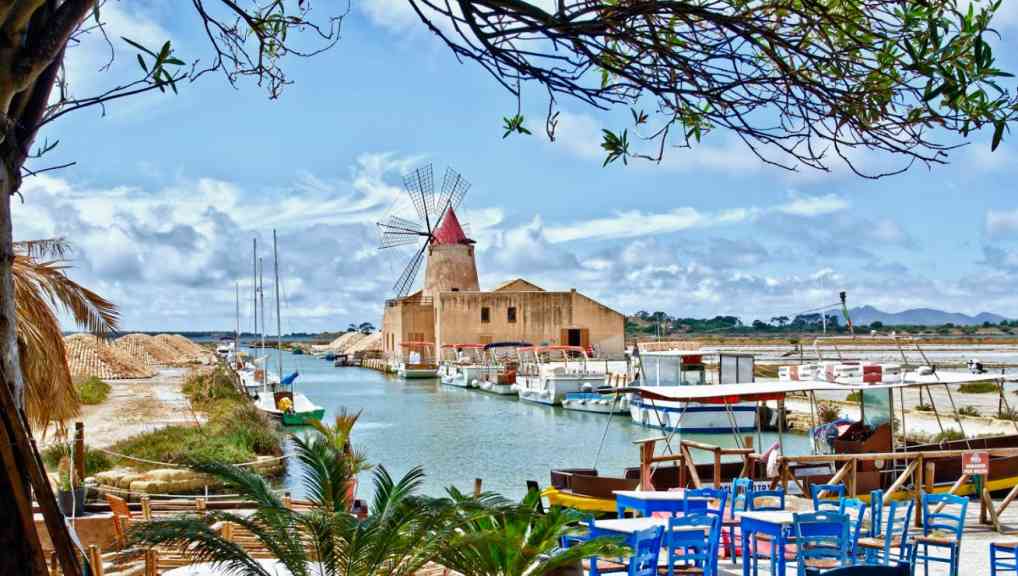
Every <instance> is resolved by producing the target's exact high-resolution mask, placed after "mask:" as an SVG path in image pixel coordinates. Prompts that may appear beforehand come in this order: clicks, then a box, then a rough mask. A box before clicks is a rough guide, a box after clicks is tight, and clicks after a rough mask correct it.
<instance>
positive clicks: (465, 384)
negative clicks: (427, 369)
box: [438, 344, 487, 388]
mask: <svg viewBox="0 0 1018 576" xmlns="http://www.w3.org/2000/svg"><path fill="white" fill-rule="evenodd" d="M483 353H484V345H482V344H446V345H444V346H442V362H441V363H440V364H439V366H438V375H439V377H440V378H441V379H442V384H448V385H449V386H457V387H459V388H477V387H478V385H479V381H480V379H481V378H482V377H483V376H484V373H485V371H486V370H487V367H486V366H485V364H484V358H483V356H484V354H483Z"/></svg>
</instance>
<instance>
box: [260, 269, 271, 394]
mask: <svg viewBox="0 0 1018 576" xmlns="http://www.w3.org/2000/svg"><path fill="white" fill-rule="evenodd" d="M264 268H265V266H264V265H263V264H262V259H261V258H259V259H258V298H259V299H260V300H261V307H262V331H261V337H262V346H261V353H262V354H265V275H264V274H262V272H264ZM263 358H264V356H263ZM268 368H269V367H268V366H263V367H262V385H265V384H267V383H268V381H269V373H268Z"/></svg>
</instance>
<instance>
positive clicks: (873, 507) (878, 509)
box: [867, 489, 884, 536]
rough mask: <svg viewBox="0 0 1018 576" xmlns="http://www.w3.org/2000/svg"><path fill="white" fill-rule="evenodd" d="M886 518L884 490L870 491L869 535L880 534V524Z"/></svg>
mask: <svg viewBox="0 0 1018 576" xmlns="http://www.w3.org/2000/svg"><path fill="white" fill-rule="evenodd" d="M883 520H884V491H883V490H879V489H878V490H873V491H872V492H870V529H869V534H867V536H879V535H880V533H881V532H880V526H881V524H883Z"/></svg>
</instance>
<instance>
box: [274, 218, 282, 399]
mask: <svg viewBox="0 0 1018 576" xmlns="http://www.w3.org/2000/svg"><path fill="white" fill-rule="evenodd" d="M272 267H273V269H274V270H275V276H276V359H277V364H278V368H279V379H280V381H282V379H283V322H282V319H281V318H280V317H279V252H278V251H277V249H276V229H275V228H273V229H272Z"/></svg>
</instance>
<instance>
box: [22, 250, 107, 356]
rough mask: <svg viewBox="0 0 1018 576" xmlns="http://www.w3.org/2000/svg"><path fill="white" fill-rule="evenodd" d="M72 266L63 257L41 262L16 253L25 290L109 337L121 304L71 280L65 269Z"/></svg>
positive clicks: (86, 326)
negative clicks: (114, 302)
mask: <svg viewBox="0 0 1018 576" xmlns="http://www.w3.org/2000/svg"><path fill="white" fill-rule="evenodd" d="M68 267H69V265H68V264H67V263H66V262H64V261H61V260H53V261H40V260H36V259H34V258H31V257H28V256H22V255H15V256H14V263H13V264H12V274H13V275H14V277H15V283H18V281H19V280H20V281H21V282H22V283H23V287H24V289H25V290H31V291H32V292H34V293H36V294H38V296H39V298H40V299H42V298H45V299H48V300H49V302H50V304H51V305H52V306H53V307H54V308H60V309H63V310H65V311H66V312H67V313H69V314H70V315H71V317H72V318H73V319H74V322H75V323H76V324H77V325H78V326H81V327H83V328H84V329H86V330H87V331H88V332H89V333H91V334H94V335H95V336H98V337H100V338H107V337H109V336H110V335H112V334H113V333H114V332H115V331H116V329H117V323H118V321H119V318H120V316H119V312H118V311H117V307H116V306H115V305H114V304H113V303H112V302H110V301H109V300H106V299H105V298H103V297H102V296H100V295H98V294H96V293H95V292H93V291H91V290H89V289H88V288H85V287H84V286H82V285H80V284H78V283H77V282H75V281H73V280H71V279H70V278H69V277H68V276H67V274H65V273H64V271H65V270H66V269H67V268H68Z"/></svg>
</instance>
